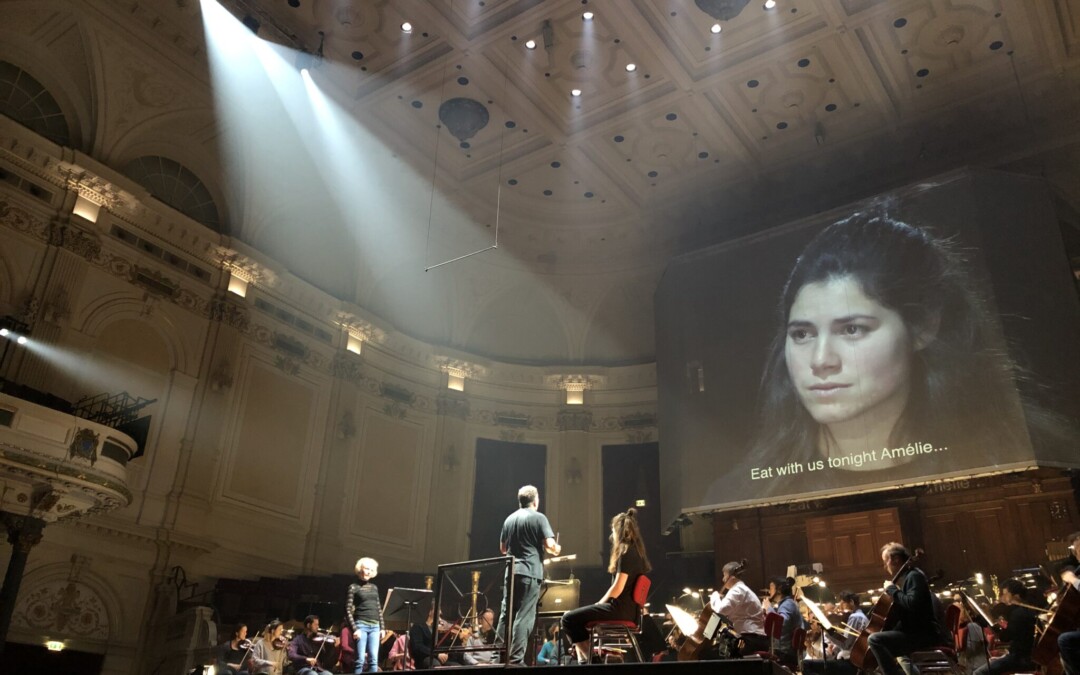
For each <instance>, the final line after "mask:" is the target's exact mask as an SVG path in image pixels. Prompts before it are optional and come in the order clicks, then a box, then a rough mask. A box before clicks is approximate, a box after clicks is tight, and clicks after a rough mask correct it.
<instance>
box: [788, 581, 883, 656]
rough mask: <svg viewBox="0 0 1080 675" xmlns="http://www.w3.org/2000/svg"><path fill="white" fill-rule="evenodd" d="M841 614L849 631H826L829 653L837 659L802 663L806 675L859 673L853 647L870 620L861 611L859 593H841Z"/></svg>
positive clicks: (832, 627) (830, 629) (831, 628)
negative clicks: (833, 654) (853, 660)
mask: <svg viewBox="0 0 1080 675" xmlns="http://www.w3.org/2000/svg"><path fill="white" fill-rule="evenodd" d="M840 612H841V613H842V614H843V615H845V616H846V618H845V619H844V620H843V621H844V623H845V624H847V625H846V628H847V631H846V632H842V631H840V630H838V629H837V628H836V627H835V626H831V627H830V628H829V630H826V631H825V639H826V640H827V641H828V643H829V651H830V652H835V658H831V659H830V658H823V659H806V660H804V661H803V662H802V671H803V674H804V675H855V673H856V672H858V668H856V667H855V666H854V665H852V663H851V647H852V645H854V644H855V640H857V639H858V638H859V633H861V632H862V630H863V628H866V624H868V623H870V620H869V619H867V618H866V615H865V614H863V612H862V610H861V609H859V595H858V593H852V592H851V591H841V592H840Z"/></svg>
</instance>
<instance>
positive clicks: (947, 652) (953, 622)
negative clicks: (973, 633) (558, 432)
mask: <svg viewBox="0 0 1080 675" xmlns="http://www.w3.org/2000/svg"><path fill="white" fill-rule="evenodd" d="M945 626H946V628H948V629H949V634H950V635H951V636H952V640H953V644H951V645H941V646H940V647H938V648H937V649H929V650H926V651H922V652H915V653H913V654H912V655H911V656H910V657H909V658H910V659H911V663H912V664H914V665H915V667H916V668H918V669H919V672H920V673H956V674H959V673H962V672H963V669H962V668H961V667H960V661H959V659H958V657H957V654H956V646H957V634H958V633H959V632H960V606H959V605H956V604H950V605H949V606H948V607H947V608H945Z"/></svg>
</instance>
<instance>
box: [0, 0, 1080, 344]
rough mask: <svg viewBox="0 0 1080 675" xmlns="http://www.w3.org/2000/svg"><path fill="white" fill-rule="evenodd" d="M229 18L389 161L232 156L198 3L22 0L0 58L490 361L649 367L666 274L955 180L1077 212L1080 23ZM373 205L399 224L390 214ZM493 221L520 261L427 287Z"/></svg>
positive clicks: (793, 13)
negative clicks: (285, 59) (711, 254)
mask: <svg viewBox="0 0 1080 675" xmlns="http://www.w3.org/2000/svg"><path fill="white" fill-rule="evenodd" d="M222 4H223V5H225V6H226V7H227V8H228V9H229V10H230V11H232V12H233V14H234V15H236V16H237V17H243V16H245V15H250V16H252V17H254V18H255V19H257V20H258V21H259V22H260V24H261V25H260V31H259V35H260V36H262V37H267V38H269V39H271V40H274V41H276V42H278V43H281V44H288V45H291V46H294V47H303V48H306V49H309V50H314V49H315V48H316V47H317V45H318V43H319V36H318V32H319V31H323V32H324V33H325V36H326V39H325V45H324V48H323V49H324V54H325V63H324V65H323V66H322V67H321V68H319V69H318V70H317V71H316V75H315V78H316V81H317V82H318V84H319V86H320V88H321V89H323V90H325V91H327V92H330V93H331V94H332V95H333V97H334V98H335V99H336V101H337V102H338V104H339V105H341V106H342V107H343V108H344V109H345V110H347V111H348V112H349V113H350V114H351V116H352V119H353V120H355V123H357V124H359V128H362V129H363V130H364V131H365V132H367V133H370V134H371V135H372V136H373V137H374V138H375V139H377V141H378V142H377V144H375V146H374V147H377V148H379V149H380V151H379V152H370V151H369V148H366V147H365V148H363V149H360V148H344V149H343V151H342V153H343V154H344V155H345V156H346V157H348V158H349V159H348V161H346V162H344V163H343V162H342V161H341V159H340V158H339V157H335V156H323V155H320V154H319V153H318V152H314V153H309V155H308V156H306V157H299V156H297V155H296V154H295V153H275V152H272V151H271V150H270V149H272V148H274V147H275V144H278V145H279V146H280V145H281V144H284V143H287V141H281V140H280V139H278V138H265V139H264V143H258V144H251V143H250V142H249V143H248V145H247V147H246V148H245V149H244V150H243V152H242V153H240V156H238V155H237V153H236V151H235V145H236V144H235V143H233V142H232V140H231V139H234V138H236V137H242V136H244V134H245V129H244V128H243V124H242V122H238V121H237V118H236V117H235V116H229V115H222V114H221V113H220V112H218V111H215V109H214V102H213V99H212V98H211V91H212V86H213V85H211V82H213V81H214V80H213V79H212V78H211V77H210V75H209V73H208V71H207V51H208V50H207V45H206V44H205V40H204V38H203V33H202V21H201V17H200V7H199V2H198V0H126V1H124V2H121V1H120V0H85V1H79V2H76V1H74V0H67V1H60V0H40V1H37V0H34V1H31V0H3V1H2V2H0V36H5V39H3V40H0V44H3V46H2V47H0V58H3V59H5V60H10V61H12V62H15V63H16V64H18V65H20V66H21V67H23V68H24V69H26V70H27V71H29V72H31V73H32V74H33V75H34V76H35V77H37V78H38V79H39V80H41V81H42V83H44V84H46V86H47V88H49V90H50V92H52V93H54V95H56V97H57V99H58V100H59V101H60V103H61V104H62V107H64V109H65V112H66V113H67V114H69V116H70V117H71V118H72V127H73V128H76V129H77V133H76V134H75V135H74V140H73V143H75V144H78V145H81V147H83V148H84V149H86V150H88V151H89V152H91V154H93V155H94V156H96V157H98V158H99V159H101V160H102V161H105V162H107V163H109V164H110V165H112V166H114V167H117V168H121V167H123V166H125V165H126V164H127V162H129V161H130V160H132V159H134V158H136V157H138V156H141V155H146V154H160V155H163V156H166V157H170V158H173V159H175V160H177V161H179V162H180V163H181V164H184V165H185V166H187V167H188V168H190V169H191V170H192V171H194V172H195V173H196V174H197V175H199V177H200V178H202V180H203V181H204V182H206V183H207V185H208V186H209V187H210V188H211V192H212V193H214V194H215V197H216V198H217V200H218V201H219V204H220V205H222V206H223V207H224V208H223V210H224V211H226V212H227V215H226V217H225V219H226V221H227V223H228V228H229V232H230V233H231V234H232V235H233V236H235V237H237V238H239V239H242V240H244V241H246V242H247V243H248V244H250V245H252V246H254V247H256V248H258V249H260V250H262V251H264V252H266V253H267V254H269V255H271V256H273V257H274V258H276V259H277V260H278V261H280V262H281V264H282V265H283V266H284V267H286V268H287V269H288V270H289V271H291V272H292V273H294V274H296V275H297V276H299V277H301V278H303V279H305V280H307V281H310V282H311V283H313V284H315V285H317V286H319V287H321V288H323V289H325V290H327V291H329V292H331V293H333V294H334V295H336V296H338V297H340V298H343V299H345V300H350V301H354V302H356V303H358V304H360V305H361V306H363V307H364V308H365V309H367V310H370V311H371V312H374V313H375V314H377V315H380V316H381V317H383V318H384V319H386V320H387V321H388V322H390V323H392V324H393V325H394V327H396V328H397V329H399V330H401V331H403V332H405V333H407V334H410V335H413V336H415V337H418V338H422V339H424V340H427V341H430V342H433V343H435V344H439V345H446V346H449V347H453V348H456V349H459V350H463V351H467V352H471V353H475V354H479V355H483V356H487V357H492V358H496V359H503V360H509V361H523V362H535V363H589V364H594V363H595V364H600V363H628V362H642V361H650V360H652V359H653V334H654V327H653V311H652V293H653V289H654V288H655V285H656V282H657V280H658V278H659V276H660V274H661V273H662V271H663V268H664V266H665V264H666V262H667V261H668V260H669V259H670V257H671V256H673V255H676V254H678V253H680V252H684V251H687V250H692V249H695V248H700V247H702V246H704V245H707V244H710V243H715V242H718V241H722V240H726V239H730V238H733V237H737V236H741V235H744V234H748V233H751V232H755V231H759V230H761V229H763V228H766V227H770V226H774V225H777V224H780V223H783V222H785V221H787V220H790V219H792V218H796V217H800V216H803V215H807V214H810V213H813V212H816V211H819V210H821V209H823V208H828V207H832V206H836V205H839V204H842V203H844V202H847V201H850V200H853V199H857V198H861V197H865V196H869V195H872V194H875V193H877V192H879V191H881V190H883V189H887V188H889V187H893V186H898V185H903V184H906V183H909V182H911V181H913V180H918V179H920V178H923V177H927V176H931V175H934V174H936V173H940V172H943V171H946V170H949V169H951V168H954V167H956V166H961V165H965V164H972V165H980V166H997V167H1005V168H1014V169H1018V170H1023V171H1026V172H1030V173H1039V174H1042V175H1044V176H1046V177H1047V179H1048V180H1050V182H1051V183H1052V184H1053V186H1054V188H1055V191H1056V193H1057V194H1058V195H1059V197H1060V198H1061V200H1062V203H1063V204H1066V205H1068V204H1072V205H1076V204H1080V170H1078V169H1077V166H1078V162H1077V160H1078V158H1080V150H1078V149H1077V148H1078V143H1077V141H1080V129H1077V127H1076V120H1077V119H1080V114H1078V112H1080V110H1078V107H1080V106H1078V104H1080V59H1078V53H1077V52H1078V50H1080V0H1031V1H1028V2H1017V1H1005V0H970V1H966V2H961V1H959V0H955V1H948V0H908V1H897V0H894V1H883V0H878V1H875V0H778V2H777V7H776V8H775V9H772V10H768V11H766V10H764V9H763V8H762V6H761V4H760V2H756V1H755V2H751V3H750V4H749V5H748V6H746V7H745V9H743V10H742V12H741V13H740V14H739V15H738V16H737V17H736V18H734V19H732V20H730V21H722V22H721V25H722V27H723V30H722V32H721V33H720V34H719V35H715V34H713V33H711V32H710V26H712V24H713V23H715V20H714V19H713V18H712V17H710V16H709V15H708V14H706V13H705V12H704V11H702V10H701V9H699V8H698V7H697V6H696V5H695V3H694V2H693V1H692V0H589V1H588V2H587V3H585V2H582V0H547V1H545V2H539V1H537V0H484V1H483V2H481V1H480V0H453V2H451V1H450V0H431V1H430V2H424V1H422V0H393V1H389V0H384V1H381V2H380V1H370V2H349V1H347V0H224V1H223V3H222ZM703 4H707V3H703ZM292 5H296V6H295V7H294V6H292ZM586 9H588V10H591V11H593V12H595V15H596V16H595V18H594V19H593V20H592V21H590V22H585V21H583V20H582V17H581V13H582V11H584V10H586ZM406 20H407V21H409V22H411V23H412V24H413V26H414V29H413V31H412V33H411V34H406V33H403V32H402V30H401V28H400V24H401V23H402V22H403V21H406ZM545 22H550V26H551V30H550V33H549V42H550V43H551V44H550V47H549V48H545V47H544V29H543V26H544V24H545ZM528 39H535V40H537V42H538V43H540V44H539V46H538V48H537V49H536V50H533V51H530V50H527V49H526V48H525V47H524V42H525V41H526V40H528ZM358 55H362V58H356V56H358ZM630 62H632V63H635V64H636V65H637V70H636V71H635V72H634V73H628V72H627V71H626V70H625V65H626V64H627V63H630ZM573 88H580V89H581V90H582V92H583V94H582V96H581V97H580V98H574V97H572V96H570V90H571V89H573ZM218 93H219V103H220V102H221V98H220V94H221V92H218ZM456 97H460V98H468V99H473V100H475V101H477V102H478V103H480V104H481V105H483V106H484V108H485V109H486V110H487V112H488V115H489V120H488V123H487V125H486V126H484V127H483V128H481V129H480V130H479V131H477V132H476V133H475V135H474V136H472V137H471V138H468V144H469V147H467V148H465V147H462V146H461V141H460V140H459V139H458V138H454V137H453V136H452V135H451V133H450V132H449V131H448V130H447V129H446V128H439V126H438V125H439V124H440V121H439V118H438V111H439V109H440V105H441V104H442V103H443V102H445V101H447V100H449V99H451V98H456ZM254 107H255V106H253V108H254ZM260 112H261V111H259V110H255V109H252V110H251V111H250V115H251V119H252V120H255V119H257V118H258V116H259V114H260ZM240 119H242V118H240ZM254 126H255V128H258V126H257V125H254ZM301 126H303V125H301ZM312 133H315V131H313V130H311V129H310V128H306V127H305V128H304V129H303V130H301V131H300V132H299V135H298V137H299V138H301V140H303V139H304V138H306V136H305V135H306V134H312ZM328 154H334V153H328ZM221 167H226V170H225V171H222V169H221ZM327 167H329V175H328V174H327ZM267 175H272V176H273V175H277V176H280V177H281V180H280V181H272V180H271V181H268V180H267V179H266V176H267ZM294 175H301V176H303V175H311V176H322V179H318V180H316V179H312V181H313V182H315V183H318V185H317V186H314V187H311V188H308V186H307V185H306V184H303V183H297V182H296V181H295V180H293V179H292V178H290V177H291V176H294ZM433 177H434V180H435V187H436V195H437V199H435V200H434V201H432V199H431V194H432V193H431V189H432V179H433ZM511 181H512V182H511ZM350 185H355V186H356V193H355V195H353V194H349V193H350V192H351V190H350V189H349V186H350ZM342 186H344V187H342ZM404 186H409V187H408V188H407V189H406V188H405V187H404ZM545 191H550V194H545ZM343 192H344V193H345V194H344V195H343V194H342V193H343ZM373 192H374V194H380V193H383V194H384V196H385V197H386V198H387V199H388V200H392V201H394V203H396V204H398V206H396V207H395V208H394V209H393V210H392V211H391V212H388V211H387V210H386V209H383V208H379V209H374V208H371V206H372V204H371V200H370V199H369V198H366V197H365V196H364V195H367V194H371V193H373ZM349 198H354V200H353V201H352V202H350V201H349ZM333 202H337V203H338V204H345V205H346V208H344V209H343V208H342V207H341V206H338V208H337V209H334V208H330V206H329V205H330V204H331V203H333ZM496 204H497V206H496ZM343 210H345V211H348V213H346V214H344V215H343V214H342V211H343ZM451 210H458V211H460V213H461V214H463V216H464V218H463V219H461V222H458V221H457V220H455V219H454V218H451V217H448V216H447V213H449V212H450V211H451ZM496 213H497V214H498V215H497V218H498V226H499V234H498V237H499V238H498V248H497V249H494V250H490V251H486V252H484V253H480V254H478V255H475V256H472V257H469V258H467V259H465V260H461V261H458V262H455V263H451V264H449V265H446V266H444V267H440V268H437V269H434V270H432V271H430V272H425V271H424V268H425V267H428V266H430V265H432V264H434V263H435V262H440V261H442V260H444V259H447V258H451V257H455V256H456V255H461V254H463V253H466V252H469V251H472V250H476V249H477V248H483V247H485V246H487V245H489V244H490V243H493V241H494V239H493V236H494V229H495V228H494V227H492V226H493V225H494V223H495V220H496ZM301 221H302V222H301ZM462 223H465V224H464V225H463V224H462ZM373 234H374V236H372V235H373Z"/></svg>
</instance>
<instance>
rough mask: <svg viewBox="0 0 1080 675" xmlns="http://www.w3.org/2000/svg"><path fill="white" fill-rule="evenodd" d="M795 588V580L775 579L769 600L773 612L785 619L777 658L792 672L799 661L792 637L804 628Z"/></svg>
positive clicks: (789, 578) (771, 586) (771, 582)
mask: <svg viewBox="0 0 1080 675" xmlns="http://www.w3.org/2000/svg"><path fill="white" fill-rule="evenodd" d="M794 588H795V580H794V579H792V578H791V577H774V578H773V579H772V580H770V581H769V600H770V602H772V604H773V607H774V609H773V611H774V612H776V613H777V614H779V615H780V616H782V617H784V623H783V626H782V627H781V629H780V644H778V645H777V646H776V656H777V658H778V660H779V661H780V665H782V666H787V667H788V668H789V669H791V670H795V666H796V664H797V662H798V660H799V657H798V654H797V652H796V651H795V645H793V644H792V636H793V635H794V634H795V630H796V629H797V628H803V627H804V626H803V618H802V614H801V613H800V612H799V605H798V604H797V603H796V602H795V595H794Z"/></svg>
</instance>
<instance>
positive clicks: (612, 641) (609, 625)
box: [585, 574, 652, 663]
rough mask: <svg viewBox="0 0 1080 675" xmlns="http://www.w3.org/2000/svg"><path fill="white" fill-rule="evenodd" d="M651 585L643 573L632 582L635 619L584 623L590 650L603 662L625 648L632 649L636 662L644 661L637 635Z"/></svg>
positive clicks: (639, 632)
mask: <svg viewBox="0 0 1080 675" xmlns="http://www.w3.org/2000/svg"><path fill="white" fill-rule="evenodd" d="M651 586H652V582H651V581H650V580H649V577H647V576H645V575H644V574H642V575H641V576H639V577H638V578H637V581H636V582H634V595H633V598H634V604H635V605H637V619H636V620H635V621H591V622H589V623H587V624H586V625H585V628H587V629H588V630H589V645H590V651H591V652H592V653H593V654H598V655H599V656H600V657H601V658H602V659H603V660H604V663H607V662H608V659H610V658H611V657H612V656H616V655H620V656H621V655H623V654H625V653H626V651H627V649H632V650H633V651H634V655H635V656H636V657H637V662H638V663H642V662H644V661H645V659H644V658H642V656H641V647H639V646H638V641H637V636H638V635H640V634H641V617H642V614H644V612H645V601H646V600H648V598H649V588H650V587H651Z"/></svg>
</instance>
